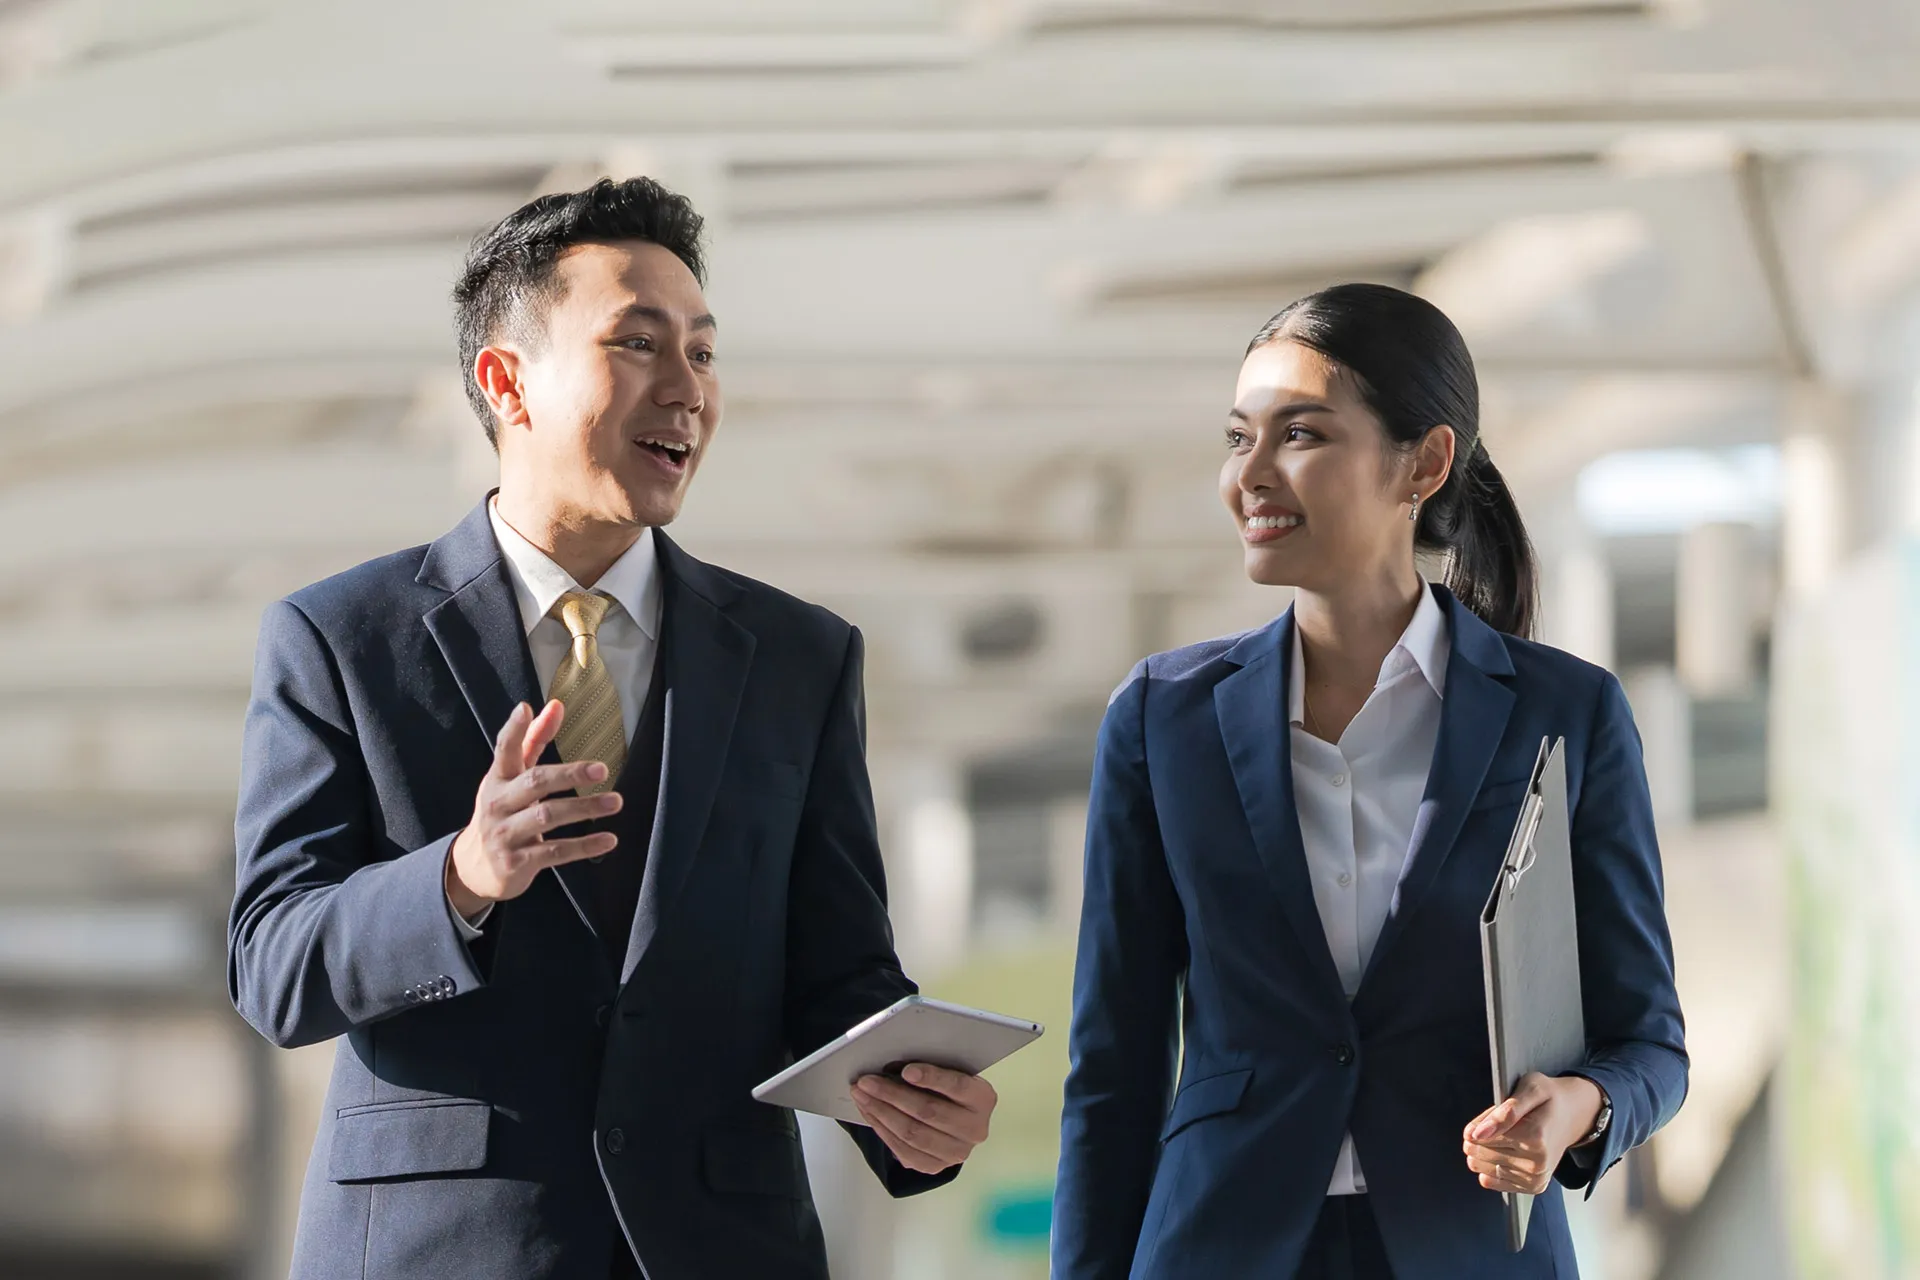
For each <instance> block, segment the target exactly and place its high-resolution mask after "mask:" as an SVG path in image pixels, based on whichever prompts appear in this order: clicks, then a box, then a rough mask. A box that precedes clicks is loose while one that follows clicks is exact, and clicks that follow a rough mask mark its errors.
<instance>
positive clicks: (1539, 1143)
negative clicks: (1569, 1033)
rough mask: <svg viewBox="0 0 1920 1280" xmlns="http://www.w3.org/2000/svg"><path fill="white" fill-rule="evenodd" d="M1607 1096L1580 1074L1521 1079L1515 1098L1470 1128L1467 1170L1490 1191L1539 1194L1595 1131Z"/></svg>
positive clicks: (1535, 1075)
mask: <svg viewBox="0 0 1920 1280" xmlns="http://www.w3.org/2000/svg"><path fill="white" fill-rule="evenodd" d="M1601 1097H1602V1095H1601V1093H1600V1086H1599V1085H1597V1084H1595V1083H1593V1081H1591V1080H1587V1079H1583V1078H1582V1077H1580V1076H1543V1075H1541V1074H1539V1073H1538V1072H1535V1073H1533V1074H1532V1075H1528V1076H1523V1077H1521V1080H1520V1087H1519V1088H1517V1089H1515V1090H1514V1091H1513V1096H1512V1097H1511V1098H1508V1099H1507V1100H1506V1101H1505V1102H1503V1103H1501V1104H1500V1105H1499V1106H1497V1107H1491V1108H1489V1109H1487V1110H1486V1111H1483V1112H1481V1113H1480V1114H1479V1115H1478V1116H1475V1117H1474V1120H1473V1123H1471V1124H1469V1125H1468V1126H1467V1129H1466V1134H1465V1136H1464V1142H1463V1143H1462V1149H1463V1150H1464V1151H1465V1152H1466V1153H1467V1168H1469V1169H1471V1170H1473V1171H1474V1172H1475V1173H1477V1174H1479V1175H1480V1185H1481V1186H1483V1187H1485V1188H1486V1189H1487V1190H1489V1191H1514V1192H1521V1193H1524V1194H1526V1195H1530V1196H1537V1195H1539V1194H1540V1193H1541V1192H1543V1191H1545V1190H1546V1189H1547V1184H1548V1183H1550V1182H1552V1181H1553V1171H1554V1170H1555V1169H1558V1168H1559V1167H1560V1160H1561V1158H1562V1157H1563V1156H1565V1155H1566V1154H1567V1148H1568V1147H1571V1146H1572V1145H1573V1144H1574V1143H1576V1142H1579V1141H1580V1140H1581V1139H1582V1138H1584V1137H1586V1136H1587V1135H1588V1134H1589V1133H1592V1132H1593V1126H1594V1124H1595V1122H1596V1121H1598V1120H1599V1118H1600V1103H1601Z"/></svg>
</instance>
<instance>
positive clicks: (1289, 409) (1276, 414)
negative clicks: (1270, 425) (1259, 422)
mask: <svg viewBox="0 0 1920 1280" xmlns="http://www.w3.org/2000/svg"><path fill="white" fill-rule="evenodd" d="M1332 412H1333V409H1332V408H1331V407H1330V406H1328V405H1324V404H1319V403H1317V402H1315V401H1312V400H1298V401H1295V402H1294V403H1293V404H1283V405H1281V406H1280V407H1279V408H1278V409H1274V410H1272V411H1271V412H1270V413H1269V414H1268V415H1267V416H1268V417H1273V418H1291V417H1293V416H1294V415H1295V414H1301V413H1332ZM1227 416H1228V417H1229V418H1238V419H1239V420H1240V421H1242V422H1251V421H1253V418H1252V417H1251V415H1249V414H1248V413H1247V412H1246V411H1245V410H1242V409H1229V410H1227Z"/></svg>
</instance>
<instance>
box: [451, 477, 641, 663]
mask: <svg viewBox="0 0 1920 1280" xmlns="http://www.w3.org/2000/svg"><path fill="white" fill-rule="evenodd" d="M487 519H488V521H489V522H490V523H491V524H492V525H493V537H494V541H496V542H498V543H499V544H500V555H501V557H502V558H503V559H504V560H505V561H506V562H507V577H508V578H509V579H511V580H512V582H513V599H514V603H515V604H516V605H518V606H519V608H520V626H521V629H522V630H523V631H524V632H525V633H526V634H527V635H532V634H533V629H534V628H535V627H537V626H539V625H540V620H541V619H543V618H545V617H546V616H547V613H548V611H549V610H551V609H552V608H553V606H554V605H555V604H556V603H557V602H558V601H559V599H560V597H561V596H563V595H565V594H566V593H567V592H569V591H585V590H588V588H586V587H583V586H581V585H580V584H579V583H578V582H575V581H574V580H573V575H572V574H570V573H568V572H567V571H566V570H565V569H562V568H561V567H560V566H559V565H557V564H555V563H554V562H553V558H552V557H551V556H549V555H547V553H546V552H544V551H542V550H541V549H540V548H538V547H536V546H534V545H533V544H532V543H531V542H528V541H527V540H526V539H525V538H523V537H521V536H520V532H519V530H517V529H515V528H514V527H513V526H512V525H510V524H508V523H507V522H506V521H505V520H504V519H502V518H501V516H500V510H499V506H498V504H497V502H496V501H494V500H489V501H488V503H487ZM592 590H594V591H598V592H600V593H601V594H602V595H607V596H611V597H612V598H613V599H614V601H615V603H617V604H618V605H619V606H620V607H621V608H622V609H624V610H626V613H627V616H628V617H629V618H632V619H633V620H634V622H635V623H636V624H638V625H639V627H640V630H642V631H644V632H645V633H646V634H647V638H648V639H650V640H658V639H659V638H660V637H659V635H658V634H657V631H658V628H659V619H660V573H659V558H658V556H657V555H656V554H655V551H654V543H653V530H651V529H644V530H642V531H641V533H640V536H639V538H637V539H636V540H635V541H634V544H633V545H632V546H631V547H628V548H627V549H626V550H625V551H624V552H622V553H621V555H620V558H619V559H618V560H615V561H614V562H613V564H612V566H611V567H610V568H608V570H607V571H606V572H605V573H603V574H601V575H600V581H598V582H596V583H594V584H593V587H592Z"/></svg>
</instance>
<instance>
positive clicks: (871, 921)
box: [227, 504, 947, 1280]
mask: <svg viewBox="0 0 1920 1280" xmlns="http://www.w3.org/2000/svg"><path fill="white" fill-rule="evenodd" d="M659 554H660V568H661V570H662V573H663V589H664V591H665V593H666V610H665V618H666V627H667V632H668V634H667V637H666V639H667V649H666V654H667V665H666V670H665V685H664V687H665V689H666V695H665V697H666V704H665V705H666V725H667V727H666V735H665V741H666V748H665V760H666V764H665V768H664V769H663V771H662V779H661V804H660V809H659V814H658V818H657V821H656V823H655V825H654V828H653V837H652V843H651V847H650V848H649V849H648V851H647V863H646V877H645V881H644V883H643V885H642V888H641V893H640V902H639V907H638V910H637V911H636V912H635V915H634V920H633V927H632V932H631V935H630V936H629V937H628V939H627V940H626V951H625V961H624V963H623V964H622V965H620V966H619V968H618V970H617V971H616V969H615V967H614V964H613V962H612V960H611V959H610V954H617V952H613V953H610V952H609V949H608V948H607V947H606V946H604V945H602V943H601V942H600V940H599V939H598V938H597V937H596V936H595V934H594V932H593V924H592V923H591V921H592V920H593V919H594V918H595V917H594V916H593V914H592V913H591V911H582V910H581V909H580V908H579V906H578V905H577V904H579V903H580V902H582V901H583V895H584V892H585V889H584V885H583V883H582V882H581V881H580V880H579V879H578V878H577V877H576V874H575V873H576V871H577V869H569V868H564V867H563V868H558V869H556V870H555V871H550V872H545V873H542V874H541V875H540V876H539V877H538V878H537V879H536V880H535V881H534V883H533V885H532V887H531V888H530V889H529V890H528V891H527V892H526V894H525V895H523V896H522V897H519V898H516V899H514V900H513V901H511V902H506V903H502V904H501V905H500V906H498V907H496V908H495V909H494V912H493V914H492V915H491V916H490V917H489V918H488V921H487V925H486V930H485V937H484V938H483V939H482V940H480V941H476V942H475V943H473V944H472V945H469V944H468V943H466V942H465V941H463V940H462V939H461V937H460V935H459V933H458V932H456V930H455V929H454V926H453V922H452V919H451V917H450V916H449V915H448V912H447V904H446V898H445V893H444V890H443V888H442V883H441V874H442V867H443V864H444V862H445V860H446V856H447V850H448V846H449V845H450V844H451V842H452V840H453V838H454V836H455V834H457V833H458V832H459V831H460V829H461V828H462V827H464V826H465V825H466V823H467V820H468V818H469V816H470V815H471V813H472V811H473V797H474V790H475V788H476V787H477V786H478V785H479V781H480V777H481V775H482V774H483V773H484V772H485V771H486V769H487V767H488V765H489V762H490V760H491V758H492V740H493V736H494V734H495V733H496V732H497V731H498V729H499V727H500V725H501V724H502V723H504V722H505V720H506V718H507V715H508V713H509V712H510V711H511V710H512V708H513V706H514V704H515V703H516V702H519V701H523V700H524V701H528V702H532V703H534V704H535V705H538V703H539V701H540V690H539V688H538V686H537V684H536V681H535V676H534V671H533V663H532V659H531V657H530V656H529V654H528V651H527V645H526V639H525V635H524V633H523V632H522V629H521V622H520V613H519V609H518V607H517V606H516V604H515V602H514V597H513V589H512V587H511V585H510V582H509V579H508V577H507V573H506V569H505V567H504V564H503V562H502V560H501V556H500V550H499V547H498V546H497V544H496V543H495V542H494V538H493V532H492V529H491V528H490V526H489V524H488V521H487V513H486V508H485V505H484V504H482V505H481V506H480V507H476V508H475V509H474V511H473V513H472V514H471V515H469V516H468V517H467V518H466V520H465V521H463V522H462V523H461V524H460V526H459V527H458V528H456V529H454V530H453V531H452V532H451V533H449V534H447V535H446V536H445V537H443V538H441V539H440V540H439V541H438V542H435V543H433V544H432V545H431V546H425V547H416V548H414V549H412V550H410V551H403V552H400V553H399V554H397V555H392V556H388V557H387V558H385V559H382V560H375V561H373V562H371V563H368V564H364V565H361V566H360V567H359V568H357V569H353V570H350V571H348V572H347V573H344V574H342V575H340V576H338V577H335V578H331V579H328V580H327V581H325V582H321V583H319V584H317V585H315V586H312V587H308V588H306V589H305V590H303V591H299V592H296V593H295V594H294V595H293V596H291V597H289V598H288V599H286V600H283V601H281V602H280V603H278V604H275V605H274V606H272V607H271V608H269V609H268V610H267V613H266V618H265V621H264V623H263V625H262V628H261V636H260V646H259V653H258V658H257V664H256V667H255V672H254V683H253V699H252V702H251V704H250V705H249V707H248V709H247V721H246V738H245V743H246V745H245V754H244V759H243V762H242V773H241V783H240V796H239V808H238V817H237V820H236V823H235V837H236V842H237V846H238V887H237V891H236V893H235V895H234V902H233V912H232V917H231V921H230V924H229V929H228V945H229V958H228V966H227V978H228V985H229V988H230V990H231V993H232V997H233V1001H234V1004H235V1005H236V1006H237V1007H238V1008H239V1010H240V1012H241V1013H242V1014H243V1015H244V1016H245V1017H246V1019H247V1021H248V1022H250V1023H252V1024H253V1025H254V1027H256V1028H257V1029H258V1030H259V1031H260V1032H261V1034H263V1035H265V1036H266V1037H267V1038H268V1039H270V1040H271V1041H273V1042H274V1043H275V1044H278V1045H287V1046H291V1045H302V1044H311V1043H314V1042H316V1041H322V1040H327V1039H331V1038H333V1037H336V1036H337V1037H340V1041H339V1048H338V1050H337V1052H336V1054H335V1056H334V1068H333V1079H332V1083H331V1085H330V1086H329V1088H328V1090H327V1099H326V1106H325V1110H324V1112H323V1113H322V1116H321V1119H320V1129H319V1133H318V1136H317V1138H316V1141H315V1145H314V1149H313V1156H312V1161H311V1163H310V1165H309V1167H308V1171H307V1179H306V1185H305V1189H304V1191H303V1192H302V1195H301V1201H300V1226H299V1231H298V1236H297V1241H296V1244H295V1249H294V1261H293V1275H294V1276H296V1277H302V1278H306V1277H313V1278H315V1280H323V1278H324V1280H331V1278H334V1277H338V1278H339V1280H346V1278H347V1277H352V1280H378V1278H380V1277H392V1278H393V1280H401V1278H402V1277H405V1278H406V1280H420V1278H423V1277H444V1278H445V1280H530V1278H534V1277H540V1278H551V1280H606V1276H607V1274H608V1266H609V1261H610V1259H611V1257H612V1250H613V1248H614V1247H615V1242H616V1240H618V1239H619V1233H620V1231H621V1230H622V1228H623V1227H624V1229H625V1231H626V1232H627V1233H628V1235H629V1236H630V1237H631V1239H632V1241H633V1244H634V1247H635V1248H636V1250H637V1251H638V1253H639V1255H640V1257H641V1259H642V1260H643V1261H644V1263H645V1265H646V1269H647V1274H648V1275H649V1276H650V1277H651V1280H676V1278H679V1277H688V1278H692V1277H699V1278H700V1280H708V1278H710V1277H734V1276H740V1277H759V1276H773V1275H778V1276H811V1277H819V1278H821V1280H824V1278H825V1276H826V1274H827V1266H826V1255H825V1250H824V1248H823V1245H822V1240H821V1234H820V1224H819V1221H818V1220H817V1218H816V1217H815V1215H814V1209H813V1203H812V1200H811V1198H810V1196H809V1191H808V1186H807V1177H806V1169H805V1165H804V1164H803V1163H802V1159H801V1150H800V1140H799V1136H798V1133H797V1132H796V1129H795V1125H794V1122H793V1116H792V1113H791V1112H787V1111H783V1110H778V1109H776V1108H773V1107H768V1106H765V1105H762V1104H761V1103H757V1102H755V1101H754V1100H753V1098H752V1095H751V1090H752V1088H753V1086H754V1085H755V1084H757V1083H758V1082H759V1081H761V1080H764V1079H766V1078H767V1077H768V1076H770V1075H772V1074H773V1073H774V1072H776V1071H778V1070H779V1069H780V1068H781V1067H782V1066H784V1065H785V1064H786V1063H788V1062H791V1061H792V1060H793V1059H794V1058H795V1057H796V1056H797V1055H803V1054H806V1053H808V1052H810V1051H811V1050H813V1049H814V1048H816V1047H818V1046H819V1045H821V1044H823V1043H825V1042H826V1041H828V1040H830V1039H832V1038H834V1037H835V1036H838V1035H839V1034H840V1033H841V1032H843V1031H845V1030H846V1029H847V1028H848V1027H850V1026H852V1025H853V1024H854V1023H856V1022H859V1021H860V1020H862V1019H863V1018H865V1017H867V1016H868V1015H870V1014H872V1013H874V1012H875V1011H877V1010H879V1009H882V1008H884V1007H885V1006H887V1005H889V1004H891V1003H893V1001H895V1000H896V999H898V998H899V997H901V996H903V995H906V994H908V993H909V992H911V991H913V990H914V987H913V984H912V983H911V982H909V981H908V980H907V979H906V977H905V976H904V975H903V974H902V973H901V971H900V965H899V962H898V960H897V959H896V958H895V956H894V950H893V939H892V935H891V932H890V930H889V926H888V923H887V910H886V891H885V886H884V882H883V879H882V874H881V862H880V853H879V848H878V845H877V842H876V840H875V834H874V817H873V805H872V798H871V794H870V792H869V788H868V781H867V770H866V762H865V758H864V754H863V741H862V739H863V736H864V725H863V722H862V699H861V643H860V636H859V633H858V632H857V631H855V630H854V629H853V628H851V627H849V626H848V625H847V624H846V623H845V622H843V621H841V620H840V619H839V618H836V617H834V616H833V615H832V614H830V613H828V612H827V611H826V610H824V609H821V608H817V607H815V606H813V605H809V604H805V603H803V602H801V601H799V600H796V599H794V598H793V597H791V596H787V595H783V594H781V593H780V592H778V591H775V590H773V589H772V588H770V587H766V586H762V585H760V584H759V583H756V582H752V581H749V580H747V579H745V578H740V577H736V576H734V575H732V574H729V573H726V572H723V571H721V570H719V569H715V568H712V567H710V566H708V565H705V564H702V563H700V562H699V561H697V560H695V559H693V558H692V557H690V556H688V555H687V554H686V553H685V552H683V551H681V550H680V549H679V548H678V547H676V546H675V545H674V544H673V542H672V541H671V540H669V539H667V538H666V537H664V536H660V537H659ZM549 759H557V756H553V755H550V756H549ZM613 856H616V857H617V856H620V855H619V854H618V853H616V854H614V855H613ZM856 1137H857V1139H858V1140H859V1142H860V1143H861V1146H862V1148H863V1150H864V1152H865V1154H866V1156H867V1159H868V1161H869V1162H870V1163H871V1164H872V1165H873V1167H874V1169H875V1170H876V1172H878V1173H879V1175H880V1176H881V1178H882V1179H883V1181H884V1182H885V1183H886V1185H887V1187H888V1189H889V1190H891V1191H892V1192H894V1193H895V1194H897V1195H898V1194H906V1193H909V1192H912V1191H918V1190H923V1189H925V1188H927V1187H930V1186H935V1185H938V1184H939V1183H940V1182H943V1181H946V1180H947V1178H946V1177H945V1176H943V1177H935V1178H929V1177H926V1176H923V1175H920V1174H915V1173H912V1172H910V1171H908V1170H906V1169H904V1168H903V1167H902V1166H900V1165H899V1164H898V1163H896V1162H894V1160H893V1159H892V1157H891V1156H889V1155H888V1154H887V1153H886V1150H885V1148H884V1147H883V1146H882V1145H881V1144H880V1142H879V1141H878V1140H877V1139H876V1138H875V1137H874V1135H873V1134H872V1132H871V1131H870V1130H866V1129H859V1130H857V1132H856ZM616 1208H617V1210H618V1218H617V1219H616V1216H615V1211H616Z"/></svg>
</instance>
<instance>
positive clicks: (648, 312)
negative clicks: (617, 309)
mask: <svg viewBox="0 0 1920 1280" xmlns="http://www.w3.org/2000/svg"><path fill="white" fill-rule="evenodd" d="M619 319H620V320H621V321H623V322H624V321H628V320H651V321H653V322H654V323H655V324H667V325H670V324H672V323H673V317H672V316H671V315H669V314H668V313H667V312H666V311H665V310H664V309H663V308H660V307H650V306H648V305H646V304H645V303H643V302H636V303H634V304H633V305H632V306H630V307H628V308H627V309H626V310H624V311H622V312H621V313H620V316H619ZM719 327H720V322H719V321H717V320H715V319H714V318H713V316H712V315H711V314H710V313H706V312H703V313H701V314H700V315H697V316H695V317H693V319H691V320H689V321H688V322H687V328H689V329H718V328H719Z"/></svg>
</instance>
